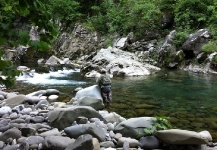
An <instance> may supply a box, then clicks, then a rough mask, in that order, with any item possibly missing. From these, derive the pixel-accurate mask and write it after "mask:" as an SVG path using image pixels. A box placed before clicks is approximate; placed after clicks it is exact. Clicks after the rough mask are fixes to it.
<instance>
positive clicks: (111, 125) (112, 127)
mask: <svg viewBox="0 0 217 150" xmlns="http://www.w3.org/2000/svg"><path fill="white" fill-rule="evenodd" d="M107 127H108V131H113V130H114V129H115V126H114V124H113V123H111V122H109V123H107Z"/></svg>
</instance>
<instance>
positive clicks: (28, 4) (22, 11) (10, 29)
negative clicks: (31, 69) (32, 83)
mask: <svg viewBox="0 0 217 150" xmlns="http://www.w3.org/2000/svg"><path fill="white" fill-rule="evenodd" d="M51 19H52V18H51V14H50V13H49V12H48V11H47V8H46V5H44V3H43V0H0V32H1V34H0V50H1V53H0V66H1V67H0V73H1V76H0V83H1V84H5V85H6V86H10V85H12V84H13V83H14V81H15V79H14V78H15V76H17V75H19V71H17V70H16V68H15V66H13V63H12V62H11V61H7V60H4V59H3V53H4V51H5V50H6V49H8V48H12V47H17V46H19V45H24V46H29V47H30V48H35V49H38V50H41V51H43V50H47V49H49V48H50V44H51V43H52V39H53V38H54V37H55V36H56V35H57V28H56V26H55V25H54V24H53V23H52V22H51ZM31 26H38V31H41V30H45V32H44V34H42V35H41V36H40V40H39V41H31V40H30V36H29V29H30V28H31Z"/></svg>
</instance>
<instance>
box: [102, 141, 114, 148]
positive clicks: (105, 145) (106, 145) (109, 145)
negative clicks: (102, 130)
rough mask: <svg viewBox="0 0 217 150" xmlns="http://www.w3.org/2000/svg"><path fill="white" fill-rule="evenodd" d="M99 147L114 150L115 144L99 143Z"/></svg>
mask: <svg viewBox="0 0 217 150" xmlns="http://www.w3.org/2000/svg"><path fill="white" fill-rule="evenodd" d="M100 146H101V147H105V148H109V147H112V148H115V144H114V143H113V142H112V141H105V142H101V143H100Z"/></svg>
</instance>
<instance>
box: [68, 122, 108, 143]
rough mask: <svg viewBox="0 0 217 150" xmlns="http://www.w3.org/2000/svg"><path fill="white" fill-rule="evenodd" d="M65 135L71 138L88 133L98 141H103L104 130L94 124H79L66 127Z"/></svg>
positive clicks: (104, 136)
mask: <svg viewBox="0 0 217 150" xmlns="http://www.w3.org/2000/svg"><path fill="white" fill-rule="evenodd" d="M64 131H65V133H66V135H67V136H69V137H71V138H75V139H76V138H78V137H79V136H81V135H84V134H90V135H92V136H93V137H95V138H97V139H98V140H99V141H100V142H102V141H105V138H106V131H105V130H103V129H102V128H100V127H99V126H97V125H96V124H80V125H74V126H71V127H67V128H65V129H64Z"/></svg>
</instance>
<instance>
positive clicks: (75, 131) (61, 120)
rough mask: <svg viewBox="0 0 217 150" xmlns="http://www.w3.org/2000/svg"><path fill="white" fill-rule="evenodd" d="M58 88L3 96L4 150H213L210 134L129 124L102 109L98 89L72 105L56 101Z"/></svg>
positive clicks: (149, 120)
mask: <svg viewBox="0 0 217 150" xmlns="http://www.w3.org/2000/svg"><path fill="white" fill-rule="evenodd" d="M59 95H60V92H59V91H58V90H56V89H47V90H39V91H35V92H33V93H29V94H27V95H24V94H22V93H14V92H5V91H0V99H1V108H0V116H1V118H0V149H3V150H18V149H19V150H29V149H33V150H34V149H36V150H37V149H41V150H43V149H44V150H57V149H58V150H116V149H118V150H122V149H123V150H128V149H131V150H142V149H162V150H163V149H171V150H176V149H177V150H179V149H180V150H181V149H185V150H187V149H191V150H192V149H193V150H194V149H195V150H215V149H217V147H216V146H215V145H216V144H215V143H213V142H212V136H211V134H210V133H209V132H208V131H206V130H204V131H202V132H195V131H187V130H181V129H168V130H155V134H148V133H146V132H144V129H146V128H148V129H155V128H154V124H155V123H156V122H157V119H156V118H154V117H148V116H144V117H138V118H130V119H125V118H123V117H122V116H120V115H119V114H117V113H115V112H108V111H106V110H105V109H104V108H105V106H104V104H103V102H102V98H101V96H100V92H99V88H98V86H96V85H94V86H91V87H87V88H85V89H79V90H78V92H77V93H76V95H75V97H74V98H72V100H71V101H69V102H67V103H64V102H56V100H57V99H58V97H59Z"/></svg>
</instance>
